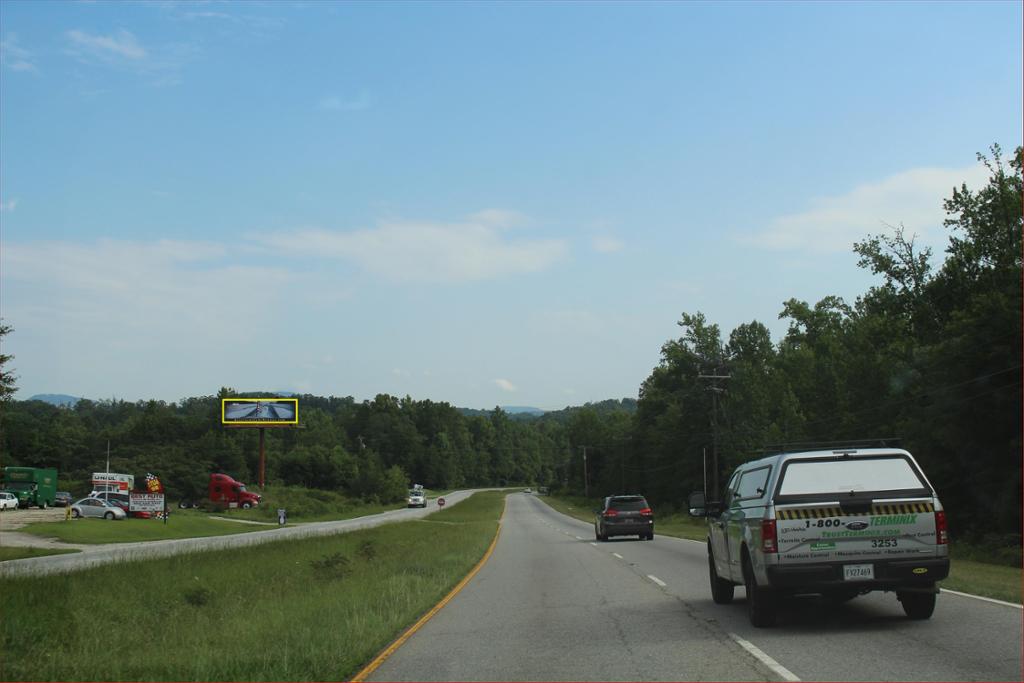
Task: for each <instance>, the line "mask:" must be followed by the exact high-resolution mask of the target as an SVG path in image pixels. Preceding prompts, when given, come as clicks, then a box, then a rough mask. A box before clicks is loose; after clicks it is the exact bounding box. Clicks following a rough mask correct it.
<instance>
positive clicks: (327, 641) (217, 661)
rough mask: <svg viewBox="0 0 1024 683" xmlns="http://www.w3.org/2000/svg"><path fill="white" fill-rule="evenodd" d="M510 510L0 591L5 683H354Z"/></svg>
mask: <svg viewBox="0 0 1024 683" xmlns="http://www.w3.org/2000/svg"><path fill="white" fill-rule="evenodd" d="M503 499H504V494H503V493H498V492H485V493H478V494H476V495H473V496H472V497H470V498H469V499H467V500H465V501H463V502H461V503H459V504H458V505H456V506H453V507H451V508H448V509H444V510H440V511H438V512H434V513H432V514H431V515H429V516H428V517H427V518H426V520H427V523H424V522H423V521H413V522H401V523H394V524H385V525H383V526H381V527H377V528H374V529H365V530H360V531H354V532H349V533H344V534H338V535H334V536H325V537H318V538H315V539H305V540H301V541H282V542H279V543H270V544H266V545H261V546H258V547H253V548H241V549H236V550H232V551H230V552H208V553H193V554H189V555H175V556H172V557H169V558H163V559H159V560H149V561H142V562H131V563H122V564H117V565H106V566H102V567H97V568H95V569H90V570H85V571H80V572H74V573H71V574H62V575H54V576H41V577H18V578H5V579H0V613H2V614H3V615H4V618H3V620H0V632H2V643H3V646H2V647H3V651H4V653H5V654H4V659H3V662H2V663H0V679H2V680H7V681H24V680H36V681H37V680H80V681H129V680H132V681H182V680H192V681H327V680H348V679H349V678H350V677H351V676H352V675H354V674H355V673H356V672H357V671H358V670H359V669H360V668H361V667H362V666H364V665H365V664H366V663H367V662H368V661H370V660H371V659H372V658H373V657H374V656H375V655H376V654H377V653H378V652H380V651H381V650H382V649H383V648H384V647H386V646H387V645H388V644H389V643H390V642H392V641H393V640H394V639H395V638H396V637H397V636H398V635H399V634H400V633H401V632H402V631H403V630H404V629H405V628H407V627H408V625H409V624H411V623H413V622H414V621H415V620H416V619H417V618H418V617H419V616H421V615H422V614H424V613H425V612H426V611H428V610H429V609H430V608H431V607H433V606H434V605H435V604H437V602H438V601H439V600H440V599H441V598H442V597H444V595H445V594H446V593H447V592H448V591H449V590H451V588H452V587H453V586H454V585H455V584H456V583H458V582H459V581H460V580H461V579H462V578H463V577H464V576H465V575H466V574H467V573H468V572H469V571H470V570H471V569H472V567H473V565H475V564H476V563H477V562H478V561H479V560H480V558H481V557H482V556H483V554H484V552H485V551H486V549H487V547H488V546H489V544H490V543H491V540H492V539H493V538H494V534H495V532H496V529H497V524H498V520H499V518H500V516H501V512H502V509H503ZM429 522H447V523H444V524H438V523H429ZM96 624H108V625H110V628H109V629H108V628H96ZM111 629H114V632H112V631H111ZM98 653H102V656H97V654H98Z"/></svg>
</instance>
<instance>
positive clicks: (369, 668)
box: [350, 498, 508, 683]
mask: <svg viewBox="0 0 1024 683" xmlns="http://www.w3.org/2000/svg"><path fill="white" fill-rule="evenodd" d="M507 504H508V498H506V499H505V501H504V503H503V504H502V508H501V517H500V518H498V528H497V530H496V531H495V532H494V538H493V539H491V545H490V546H489V547H488V548H487V552H486V553H484V556H483V557H482V558H480V561H479V562H477V563H476V566H475V567H473V569H471V570H470V572H469V573H468V574H466V576H465V578H463V579H462V581H459V583H458V584H456V586H455V588H453V589H452V590H451V592H449V593H448V595H446V596H444V598H443V599H442V600H441V602H439V603H437V604H436V605H434V607H433V608H432V609H431V610H430V611H429V612H427V613H426V614H424V615H423V616H422V617H420V620H419V621H417V622H416V623H415V624H413V625H412V626H410V627H409V629H408V630H407V631H406V632H405V633H403V634H402V635H401V636H399V637H398V640H396V641H395V642H393V643H391V645H388V647H387V648H386V649H385V650H384V651H383V652H381V653H380V654H379V655H377V657H376V659H374V660H373V661H372V662H370V663H369V664H367V665H366V666H365V667H363V669H362V670H361V671H360V672H359V673H357V674H356V675H355V676H353V677H352V678H351V679H350V680H351V683H360V682H361V681H364V680H366V677H367V676H369V675H370V674H372V673H373V672H374V671H376V670H377V667H379V666H380V665H381V664H383V663H384V661H385V660H386V659H387V658H388V657H390V656H391V655H393V654H394V653H395V650H397V649H398V648H400V647H402V644H403V643H405V641H407V640H409V638H410V637H411V636H412V635H413V634H414V633H416V631H419V630H420V629H421V628H422V627H423V625H424V624H426V623H427V622H428V621H430V619H431V618H432V617H433V616H434V615H435V614H437V613H438V612H440V611H441V608H442V607H444V606H445V605H447V604H448V601H450V600H451V599H452V598H454V597H455V596H456V595H458V594H459V591H461V590H462V589H463V588H465V587H466V584H467V583H469V582H470V580H471V579H472V578H473V577H474V576H476V573H477V572H478V571H480V570H481V569H482V568H483V566H484V564H486V563H487V560H488V559H489V558H490V557H491V553H493V552H494V546H496V545H497V544H498V536H500V535H501V522H502V520H504V519H505V507H506V506H507Z"/></svg>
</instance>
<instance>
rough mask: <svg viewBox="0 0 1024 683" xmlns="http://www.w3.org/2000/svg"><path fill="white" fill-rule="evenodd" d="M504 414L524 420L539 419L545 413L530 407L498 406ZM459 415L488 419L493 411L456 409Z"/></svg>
mask: <svg viewBox="0 0 1024 683" xmlns="http://www.w3.org/2000/svg"><path fill="white" fill-rule="evenodd" d="M498 408H501V410H502V411H503V412H505V413H508V414H509V415H511V416H512V417H513V418H514V419H517V420H524V419H530V418H534V417H540V416H541V415H543V414H544V413H545V411H544V410H541V409H540V408H531V407H530V406H498ZM456 410H458V411H459V412H460V413H462V414H463V415H465V416H467V417H490V415H491V413H493V412H494V409H493V408H491V409H490V410H479V409H477V408H456Z"/></svg>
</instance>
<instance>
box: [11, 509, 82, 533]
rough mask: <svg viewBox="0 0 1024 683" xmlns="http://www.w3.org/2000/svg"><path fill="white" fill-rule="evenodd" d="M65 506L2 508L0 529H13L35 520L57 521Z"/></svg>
mask: <svg viewBox="0 0 1024 683" xmlns="http://www.w3.org/2000/svg"><path fill="white" fill-rule="evenodd" d="M66 509H67V508H47V509H45V510H40V509H39V508H26V509H25V510H4V511H3V512H0V531H13V530H14V529H20V528H21V527H23V526H25V525H26V524H35V523H36V522H59V521H60V520H62V519H64V515H65V512H64V511H65V510H66Z"/></svg>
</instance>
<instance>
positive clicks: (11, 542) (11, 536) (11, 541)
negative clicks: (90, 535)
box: [0, 508, 84, 548]
mask: <svg viewBox="0 0 1024 683" xmlns="http://www.w3.org/2000/svg"><path fill="white" fill-rule="evenodd" d="M65 510H66V508H47V509H45V510H40V509H39V508H27V509H25V510H4V511H3V512H0V546H7V547H11V546H32V547H35V548H82V547H84V546H79V545H76V544H73V543H61V542H60V541H58V540H57V539H54V538H43V537H41V536H33V535H32V534H23V533H18V532H16V531H15V529H20V528H21V527H23V526H25V525H27V524H35V523H36V522H59V521H61V520H62V519H64V515H65V514H66V512H65Z"/></svg>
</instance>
